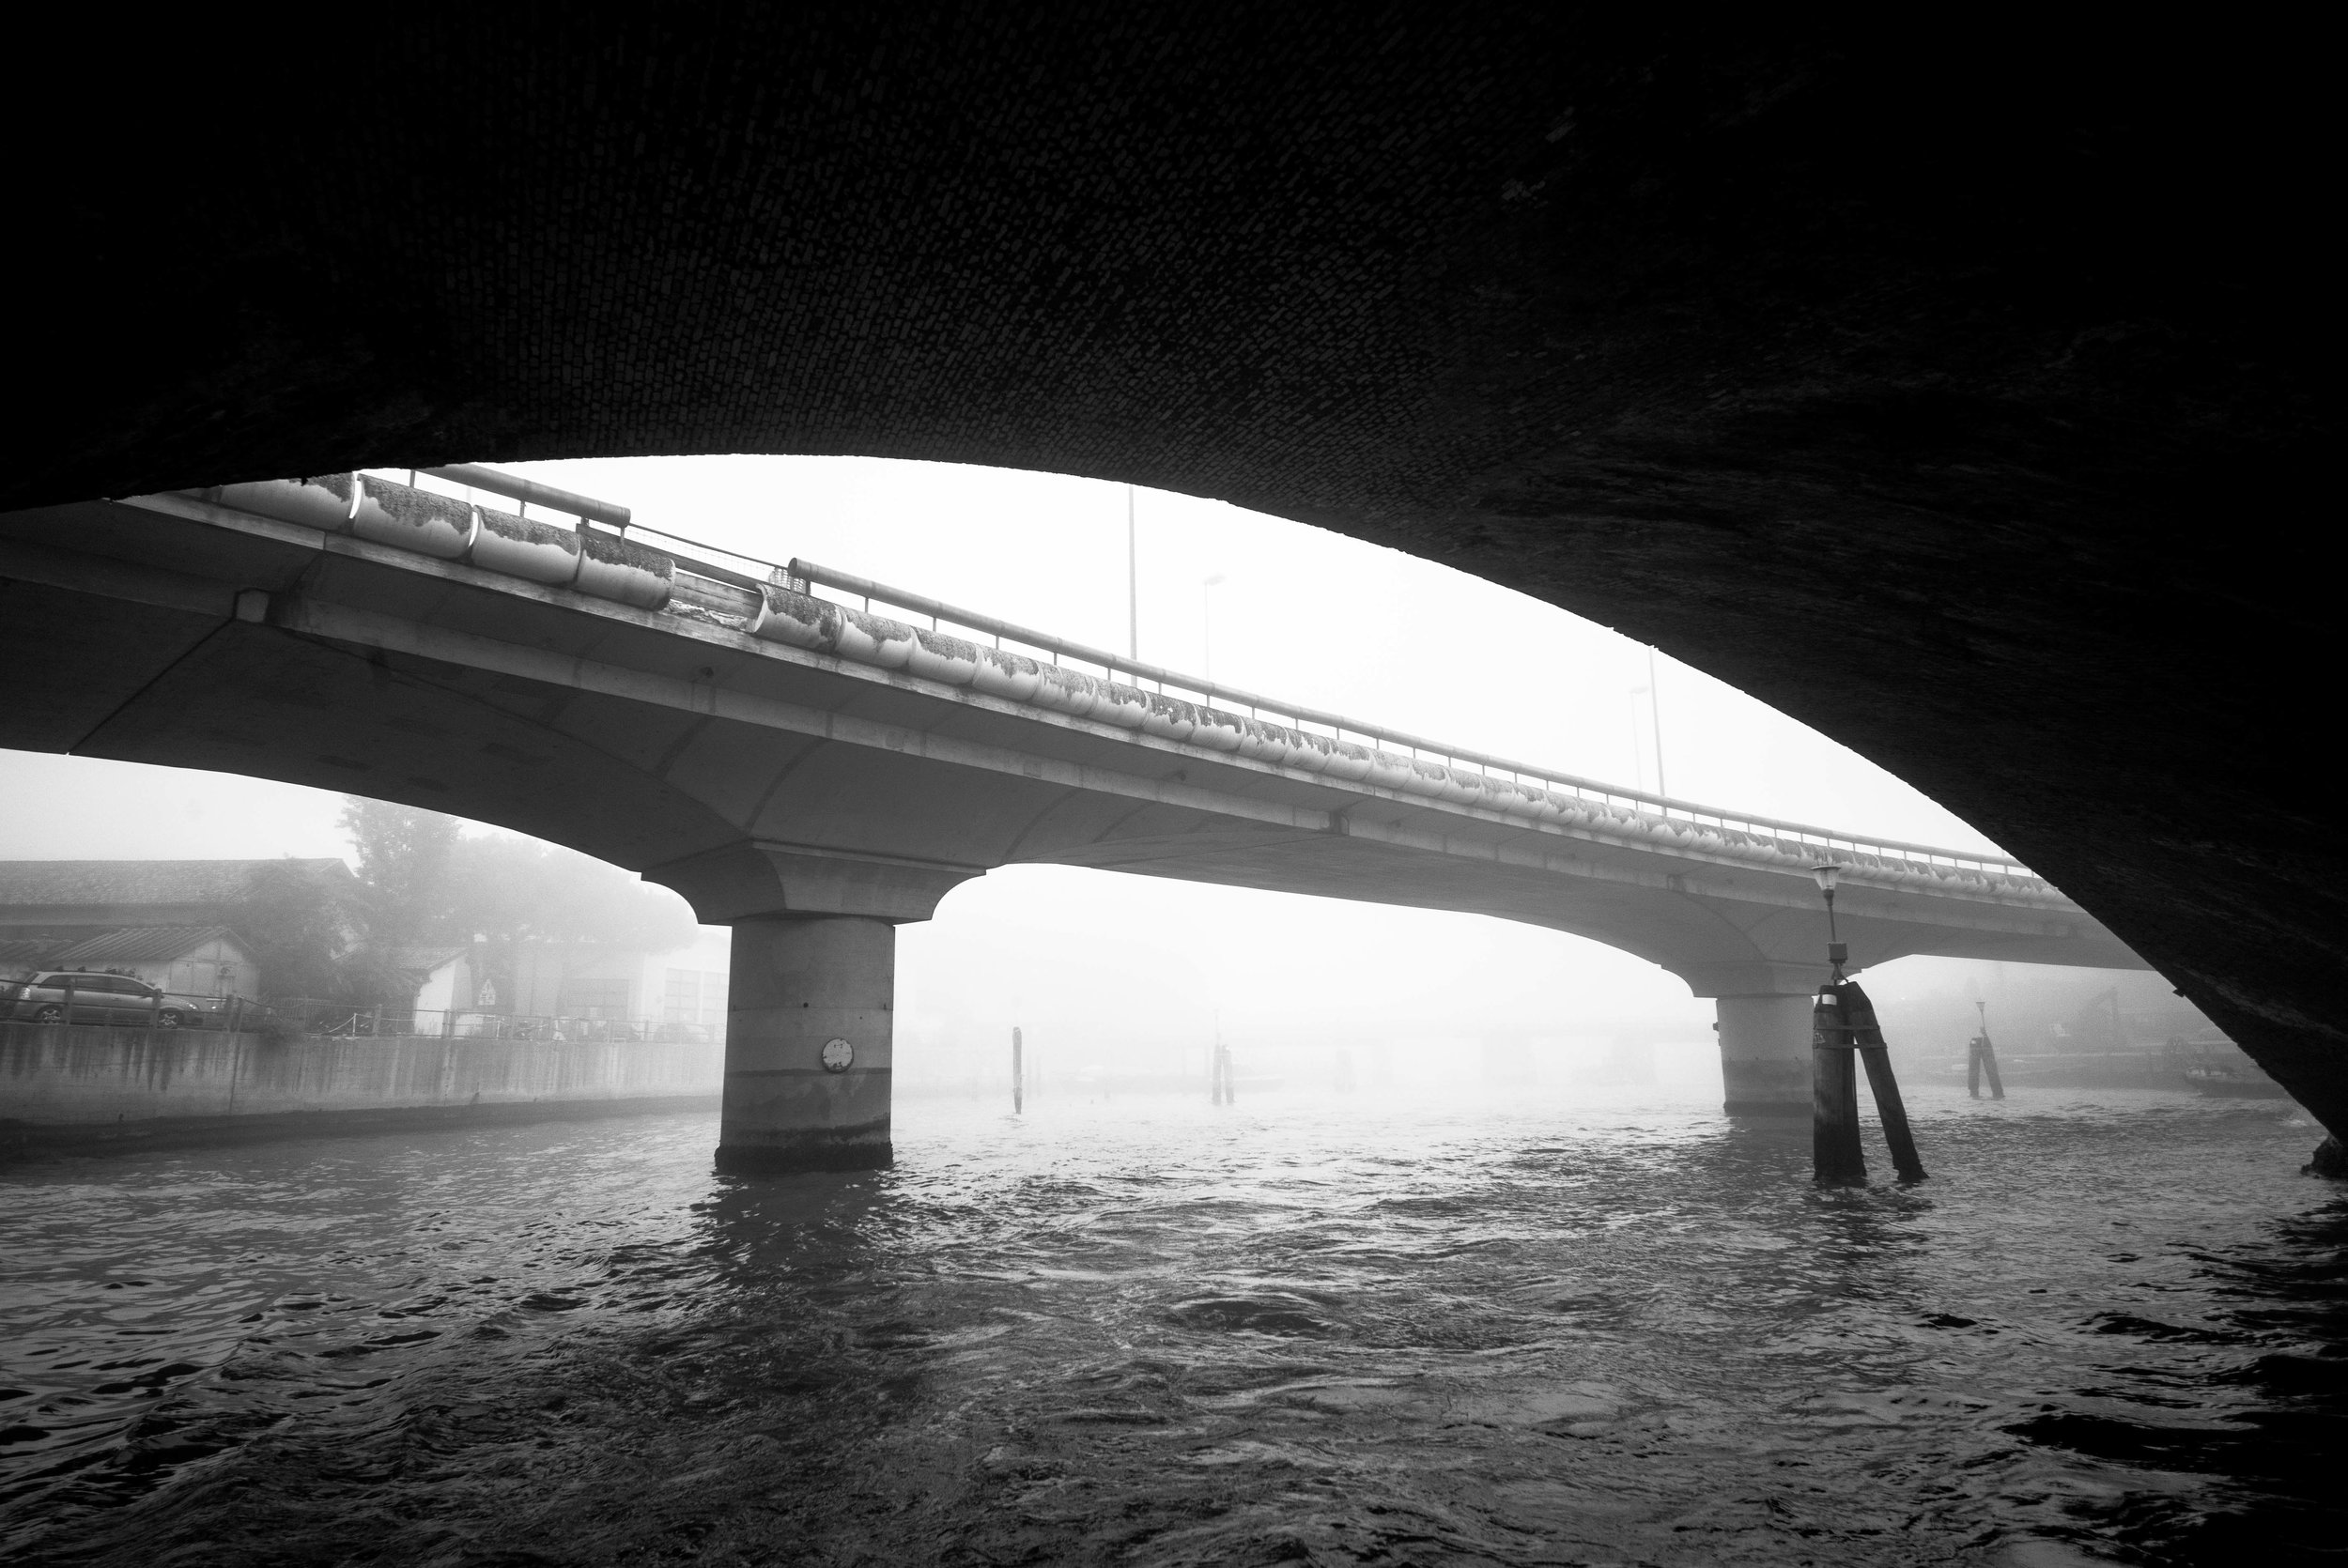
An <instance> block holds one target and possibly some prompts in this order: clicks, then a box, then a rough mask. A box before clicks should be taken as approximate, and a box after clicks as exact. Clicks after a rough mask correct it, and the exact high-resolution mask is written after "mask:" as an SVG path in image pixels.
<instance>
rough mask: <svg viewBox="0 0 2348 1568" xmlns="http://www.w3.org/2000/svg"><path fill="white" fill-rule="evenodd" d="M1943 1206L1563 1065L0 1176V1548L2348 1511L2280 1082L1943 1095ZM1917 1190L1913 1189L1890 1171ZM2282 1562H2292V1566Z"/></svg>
mask: <svg viewBox="0 0 2348 1568" xmlns="http://www.w3.org/2000/svg"><path fill="white" fill-rule="evenodd" d="M1916 1099H1917V1100H1918V1113H1919V1123H1920V1132H1921V1135H1922V1138H1923V1145H1924V1150H1925V1156H1926V1160H1927V1162H1928V1164H1929V1165H1930V1166H1931V1168H1932V1170H1933V1179H1932V1180H1931V1181H1930V1182H1928V1183H1926V1184H1925V1185H1923V1186H1922V1187H1920V1188H1916V1189H1913V1190H1906V1191H1904V1190H1901V1189H1899V1188H1896V1187H1892V1186H1890V1185H1888V1184H1886V1185H1878V1186H1877V1187H1875V1188H1873V1189H1870V1190H1868V1191H1864V1192H1855V1193H1835V1194H1821V1193H1818V1192H1815V1191H1812V1190H1811V1189H1810V1188H1809V1187H1808V1186H1807V1185H1806V1183H1805V1181H1804V1179H1803V1176H1804V1173H1805V1168H1806V1161H1807V1156H1808V1151H1807V1146H1806V1142H1805V1139H1804V1137H1803V1136H1802V1135H1801V1134H1800V1131H1799V1130H1792V1131H1789V1130H1769V1129H1766V1128H1764V1129H1757V1130H1756V1129H1754V1128H1752V1127H1749V1126H1736V1125H1732V1124H1730V1123H1729V1122H1727V1121H1726V1120H1725V1119H1724V1118H1722V1117H1721V1116H1720V1115H1717V1114H1714V1113H1712V1112H1709V1111H1707V1110H1705V1109H1703V1108H1700V1107H1695V1106H1690V1105H1675V1104H1669V1103H1662V1102H1660V1101H1658V1102H1652V1103H1643V1102H1642V1101H1641V1100H1640V1099H1638V1098H1637V1097H1635V1096H1625V1097H1619V1098H1617V1099H1614V1100H1613V1101H1611V1102H1609V1103H1606V1104H1603V1105H1597V1106H1593V1105H1590V1104H1586V1103H1584V1104H1580V1105H1574V1104H1567V1103H1563V1102H1550V1101H1544V1100H1542V1099H1538V1098H1537V1097H1519V1098H1517V1099H1513V1100H1510V1101H1508V1102H1506V1103H1492V1104H1471V1103H1464V1102H1463V1103H1460V1104H1456V1105H1429V1104H1426V1103H1409V1102H1403V1101H1399V1100H1396V1101H1381V1100H1378V1099H1372V1098H1367V1097H1364V1098H1359V1099H1352V1100H1348V1101H1342V1102H1334V1101H1322V1102H1307V1101H1303V1100H1281V1099H1260V1100H1258V1101H1256V1102H1254V1103H1247V1104H1243V1105H1241V1106H1239V1107H1238V1108H1236V1109H1235V1110H1230V1111H1217V1110H1215V1109H1213V1108H1212V1107H1209V1106H1207V1105H1204V1104H1192V1103H1178V1102H1175V1101H1171V1100H1160V1101H1143V1102H1131V1101H1120V1102H1119V1103H1116V1104H1098V1103H1070V1102H1063V1101H1059V1100H1046V1101H1044V1102H1043V1103H1042V1104H1041V1105H1040V1106H1034V1107H1031V1108H1030V1112H1029V1114H1028V1115H1027V1116H1026V1117H1024V1118H1017V1119H1014V1118H1012V1117H1011V1116H1009V1115H1006V1114H1004V1113H1003V1111H1002V1110H1001V1109H1000V1108H996V1107H992V1106H986V1107H980V1106H974V1105H967V1104H962V1103H950V1102H929V1103H923V1102H914V1103H911V1104H907V1105H904V1106H903V1107H901V1109H900V1117H899V1121H900V1130H899V1140H898V1158H899V1163H898V1165H897V1167H896V1169H894V1170H892V1171H889V1172H886V1173H877V1174H872V1175H864V1176H796V1177H782V1178H742V1177H725V1176H714V1175H712V1174H711V1172H710V1169H709V1145H710V1143H711V1141H712V1133H713V1130H714V1129H713V1125H712V1123H711V1121H710V1120H709V1119H708V1118H706V1117H703V1116H678V1117H667V1118H649V1119H633V1120H622V1121H606V1122H590V1123H575V1124H567V1125H548V1126H541V1127H534V1128H527V1129H517V1130H494V1131H483V1132H476V1133H451V1134H432V1135H415V1136H405V1137H400V1136H394V1137H374V1138H363V1139H350V1140H332V1141H330V1140H320V1141H317V1142H307V1143H301V1144H286V1145H274V1146H269V1147H261V1148H248V1149H235V1150H218V1151H193V1152H179V1153H156V1154H148V1155H141V1156H133V1157H129V1158H116V1159H99V1160H72V1161H55V1162H51V1163H46V1164H41V1165H38V1166H29V1167H16V1168H14V1169H11V1170H9V1171H7V1172H5V1173H0V1185H4V1186H5V1189H6V1194H7V1207H6V1212H5V1217H0V1267H4V1268H5V1271H6V1278H5V1283H4V1284H0V1290H4V1291H5V1295H0V1333H4V1334H5V1336H6V1339H7V1342H8V1348H7V1352H6V1364H5V1371H4V1372H0V1383H5V1385H6V1389H7V1390H8V1393H7V1397H6V1399H5V1401H0V1425H5V1426H6V1431H5V1433H4V1434H0V1437H5V1439H6V1441H5V1443H0V1556H5V1557H7V1558H8V1560H12V1561H18V1562H27V1563H30V1562H58V1563H90V1564H127V1565H128V1564H134V1565H138V1568H152V1565H160V1564H172V1565H175V1568H176V1565H178V1564H198V1563H212V1562H219V1563H240V1564H241V1563H287V1564H292V1563H305V1564H306V1563H337V1562H347V1563H402V1564H408V1563H417V1564H447V1565H452V1568H454V1565H482V1568H487V1565H505V1568H517V1565H524V1564H548V1563H561V1564H570V1563H607V1562H609V1563H639V1562H645V1563H649V1562H708V1563H734V1562H800V1561H805V1562H822V1563H842V1564H845V1563H874V1564H880V1563H918V1562H941V1563H972V1564H977V1563H1011V1562H1075V1563H1084V1562H1101V1563H1109V1562H1115V1563H1126V1564H1147V1565H1173V1564H1186V1563H1201V1564H1204V1563H1272V1562H1310V1563H1327V1564H1349V1565H1351V1564H1365V1563H1367V1564H1388V1563H1392V1564H1401V1563H1414V1564H1452V1563H1460V1564H1465V1563H1527V1564H1530V1563H1658V1564H1662V1563H1669V1564H1680V1563H1686V1564H1713V1563H1755V1564H1771V1565H1779V1564H1790V1563H1821V1564H1825V1563H1837V1564H1839V1563H1851V1564H1870V1565H1873V1564H1893V1563H1975V1562H1979V1563H2000V1564H2015V1565H2025V1568H2033V1565H2051V1564H2063V1563H2076V1562H2086V1561H2107V1560H2109V1561H2121V1562H2138V1563H2199V1562H2222V1561H2228V1560H2232V1561H2243V1560H2260V1561H2266V1562H2281V1561H2291V1560H2301V1559H2302V1558H2303V1557H2306V1556H2309V1555H2310V1554H2311V1553H2312V1551H2313V1550H2314V1548H2316V1547H2318V1546H2319V1545H2324V1544H2326V1543H2331V1542H2336V1541H2337V1540H2338V1538H2339V1533H2340V1525H2341V1518H2340V1511H2339V1502H2338V1499H2337V1497H2336V1493H2337V1490H2338V1487H2337V1483H2336V1479H2335V1478H2336V1477H2337V1475H2338V1473H2339V1468H2338V1467H2339V1460H2340V1438H2339V1433H2340V1424H2339V1423H2340V1416H2341V1414H2342V1411H2343V1405H2344V1404H2348V1311H2344V1310H2343V1307H2344V1304H2348V1268H2343V1267H2342V1261H2341V1260H2342V1257H2343V1255H2348V1254H2343V1248H2348V1205H2343V1204H2342V1203H2341V1202H2340V1201H2339V1200H2338V1199H2336V1198H2335V1196H2334V1191H2333V1190H2332V1189H2331V1188H2329V1187H2328V1186H2326V1185H2324V1184H2320V1183H2317V1182H2314V1181H2311V1180H2309V1179H2307V1178H2304V1177H2301V1176H2298V1175H2297V1174H2296V1171H2297V1166H2298V1164H2299V1162H2300V1161H2302V1160H2303V1159H2304V1158H2305V1156H2306V1153H2307V1150H2308V1148H2309V1146H2310V1145H2312V1144H2313V1143H2314V1142H2315V1140H2316V1137H2317V1136H2318V1133H2317V1132H2316V1130H2314V1129H2312V1128H2311V1127H2309V1125H2308V1124H2307V1123H2306V1121H2305V1120H2304V1118H2303V1117H2300V1116H2299V1115H2297V1114H2296V1113H2295V1112H2294V1111H2292V1110H2291V1109H2290V1108H2289V1107H2278V1106H2275V1105H2272V1104H2247V1105H2246V1104H2232V1105H2230V1104H2227V1103H2224V1102H2219V1101H2206V1100H2197V1099H2186V1098H2184V1097H2181V1096H2171V1095H2164V1094H2159V1093H2154V1092H2144V1093H2137V1094H2129V1093H2124V1092H2105V1093H2101V1094H2098V1095H2094V1096H2092V1097H2091V1096H2089V1095H2087V1094H2084V1093H2080V1092H2074V1091H2054V1090H2037V1091H2031V1093H2030V1094H2029V1095H2027V1096H2025V1095H2020V1094H2017V1095H2016V1098H2015V1099H2011V1100H2008V1101H2006V1102H2004V1103H2003V1104H1989V1103H1981V1104H1976V1103H1973V1102H1971V1101H1969V1100H1967V1099H1964V1098H1963V1097H1962V1095H1961V1094H1950V1093H1948V1092H1947V1091H1945V1090H1939V1089H1937V1088H1934V1087H1924V1088H1923V1089H1921V1090H1920V1091H1919V1092H1918V1093H1917V1095H1916ZM1873 1152H1874V1154H1875V1156H1876V1162H1877V1166H1878V1167H1879V1168H1881V1169H1883V1170H1884V1171H1885V1174H1887V1175H1888V1166H1886V1165H1885V1162H1884V1161H1882V1160H1881V1158H1880V1152H1881V1151H1880V1145H1875V1146H1874V1151H1873ZM2245 1554H2248V1555H2247V1556H2246V1555H2245Z"/></svg>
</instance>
